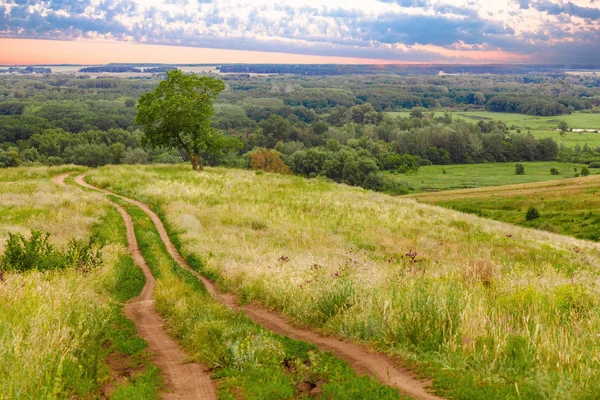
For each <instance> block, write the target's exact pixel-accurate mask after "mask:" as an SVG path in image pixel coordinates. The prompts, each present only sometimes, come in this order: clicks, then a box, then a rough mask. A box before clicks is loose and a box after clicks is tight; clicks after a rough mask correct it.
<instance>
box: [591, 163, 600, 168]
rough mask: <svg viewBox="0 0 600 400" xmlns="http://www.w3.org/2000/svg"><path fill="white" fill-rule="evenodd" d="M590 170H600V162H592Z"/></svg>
mask: <svg viewBox="0 0 600 400" xmlns="http://www.w3.org/2000/svg"><path fill="white" fill-rule="evenodd" d="M588 167H589V168H600V162H592V163H590V165H588Z"/></svg>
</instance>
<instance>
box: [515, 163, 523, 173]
mask: <svg viewBox="0 0 600 400" xmlns="http://www.w3.org/2000/svg"><path fill="white" fill-rule="evenodd" d="M515 174H517V175H524V174H525V166H524V165H523V164H516V165H515Z"/></svg>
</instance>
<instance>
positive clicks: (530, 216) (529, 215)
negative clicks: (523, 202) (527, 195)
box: [525, 206, 541, 221]
mask: <svg viewBox="0 0 600 400" xmlns="http://www.w3.org/2000/svg"><path fill="white" fill-rule="evenodd" d="M540 216H541V215H540V212H539V211H538V209H537V208H535V207H534V206H530V207H529V208H528V209H527V212H526V213H525V219H526V220H527V221H533V220H534V219H538V218H539V217H540Z"/></svg>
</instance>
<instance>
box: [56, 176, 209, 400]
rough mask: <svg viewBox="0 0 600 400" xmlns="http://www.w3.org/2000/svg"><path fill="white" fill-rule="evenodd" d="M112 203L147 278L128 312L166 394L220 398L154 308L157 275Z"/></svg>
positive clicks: (128, 220)
mask: <svg viewBox="0 0 600 400" xmlns="http://www.w3.org/2000/svg"><path fill="white" fill-rule="evenodd" d="M67 176H69V174H63V175H59V176H56V177H54V178H53V179H52V181H53V182H54V183H56V184H58V185H64V184H65V178H66V177H67ZM79 178H81V177H78V178H76V181H77V182H78V183H80V181H79ZM80 184H81V183H80ZM112 204H113V206H114V207H115V208H116V209H117V210H118V211H119V213H120V214H121V217H123V221H124V222H125V226H126V228H127V242H128V243H129V253H130V254H131V256H132V257H133V260H134V262H135V264H136V265H137V266H138V267H139V268H140V269H141V270H142V272H143V273H144V277H145V278H146V284H145V285H144V288H143V290H142V293H141V294H140V295H139V296H138V297H136V298H135V299H132V300H131V301H130V302H128V303H127V304H126V305H125V315H127V318H129V319H130V320H132V321H133V323H134V324H135V326H136V328H137V331H138V333H139V335H140V336H141V337H142V338H144V340H146V342H148V348H149V350H150V352H151V353H152V355H153V356H152V362H154V364H156V365H157V366H158V367H159V368H160V369H161V370H162V374H163V378H164V380H165V384H166V386H167V388H168V389H169V392H168V393H164V394H163V395H162V397H163V398H164V399H182V400H188V399H189V400H192V399H202V400H204V399H206V400H213V399H216V398H217V394H216V391H215V388H214V387H213V384H212V381H211V380H210V376H209V374H208V372H207V371H206V369H205V368H204V367H203V366H202V365H200V364H197V363H186V361H185V360H186V358H187V355H186V354H185V353H184V352H183V350H182V349H181V348H180V347H179V345H178V344H177V342H175V340H173V339H172V338H171V337H170V336H169V335H168V334H167V332H166V330H165V329H164V327H163V321H162V319H161V317H160V316H159V315H158V313H157V312H156V311H155V310H154V300H153V299H152V294H153V291H154V286H155V280H154V276H152V273H151V272H150V268H149V267H148V264H147V263H146V260H145V259H144V257H143V256H142V252H141V251H140V248H139V246H138V243H137V239H136V237H135V233H134V229H133V220H132V219H131V216H130V215H129V214H127V212H126V211H125V210H124V209H123V208H122V207H121V206H119V205H118V204H115V203H112Z"/></svg>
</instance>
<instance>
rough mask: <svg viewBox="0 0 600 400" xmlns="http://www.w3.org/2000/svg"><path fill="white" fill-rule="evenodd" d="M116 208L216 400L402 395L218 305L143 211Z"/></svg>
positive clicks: (168, 319) (172, 328)
mask: <svg viewBox="0 0 600 400" xmlns="http://www.w3.org/2000/svg"><path fill="white" fill-rule="evenodd" d="M122 205H123V206H124V207H126V208H127V211H128V213H129V214H130V215H132V216H133V219H134V223H135V233H136V237H137V238H138V242H139V245H140V248H141V250H142V253H143V255H144V258H145V259H146V260H147V261H148V264H149V266H150V268H151V270H152V274H153V275H154V276H155V277H156V288H155V294H154V296H155V305H156V308H157V310H158V312H159V313H160V314H161V315H162V316H163V317H164V318H165V323H166V327H167V329H168V331H169V332H170V333H171V334H172V336H173V337H174V338H176V339H177V340H179V341H180V342H181V343H182V344H183V346H184V347H185V349H186V350H187V352H188V354H190V356H191V359H193V360H195V361H198V362H201V363H203V364H204V365H206V366H208V367H209V368H210V369H211V370H212V371H213V374H212V378H213V379H215V380H216V382H217V388H218V394H219V398H222V399H234V398H253V399H284V398H303V396H304V397H306V396H313V395H319V396H323V397H325V398H335V399H339V398H356V399H399V398H404V397H403V396H401V395H400V394H399V393H398V391H397V390H396V389H392V388H389V387H387V386H384V385H382V384H380V383H378V382H377V381H376V380H375V379H374V378H372V377H358V376H357V375H356V373H355V372H354V371H353V370H352V369H351V368H350V367H349V366H348V365H346V363H344V362H342V361H340V360H338V359H336V358H335V357H333V356H332V355H330V354H326V353H322V352H319V351H318V350H317V348H316V347H315V346H314V345H312V344H307V343H303V342H298V341H294V340H291V339H288V338H286V337H283V336H279V335H276V334H273V333H272V332H270V331H268V330H266V329H264V328H262V327H260V326H258V325H256V324H254V323H253V322H252V321H250V320H249V319H248V318H246V317H244V316H243V315H242V314H240V313H238V312H235V311H232V310H231V309H229V308H227V307H226V306H224V305H221V304H220V303H218V302H217V301H216V300H214V299H213V298H212V297H211V296H210V295H209V294H208V293H207V292H206V289H205V288H204V286H203V285H202V283H201V282H200V281H199V280H198V279H197V278H196V277H195V276H194V275H193V274H191V273H190V272H189V271H187V270H184V269H182V268H181V267H180V266H179V265H177V264H176V263H175V261H174V260H173V259H172V258H171V256H170V255H169V254H168V253H167V251H166V249H165V247H164V244H163V242H162V241H161V239H160V237H159V235H158V232H157V231H156V229H155V228H154V225H153V224H152V222H151V221H150V219H149V218H148V216H146V214H144V213H143V212H142V211H141V210H140V209H138V208H137V207H135V206H131V205H129V204H128V203H123V202H122Z"/></svg>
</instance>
